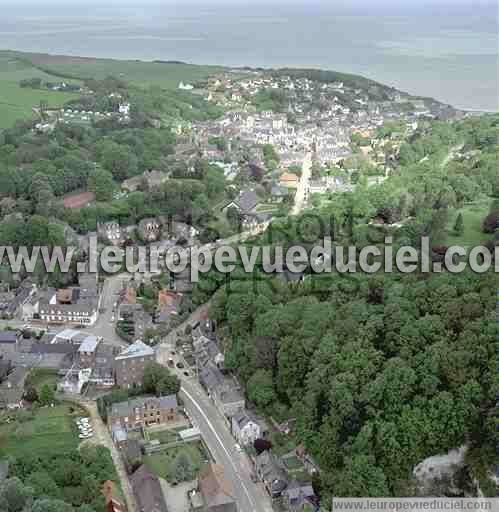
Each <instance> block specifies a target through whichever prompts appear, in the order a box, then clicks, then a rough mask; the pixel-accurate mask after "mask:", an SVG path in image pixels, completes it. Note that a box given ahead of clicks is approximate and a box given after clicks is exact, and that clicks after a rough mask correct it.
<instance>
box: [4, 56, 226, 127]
mask: <svg viewBox="0 0 499 512" xmlns="http://www.w3.org/2000/svg"><path fill="white" fill-rule="evenodd" d="M219 69H221V68H217V67H215V66H195V65H191V64H181V63H159V62H142V61H127V60H112V59H93V58H83V57H64V56H56V55H44V54H27V53H20V52H12V51H0V129H1V128H8V127H10V126H12V125H13V124H14V123H15V122H16V121H17V120H19V119H30V118H32V117H33V116H34V115H35V113H34V111H33V108H34V107H37V106H38V105H39V104H40V102H42V101H43V102H46V103H47V105H48V107H49V108H59V107H62V106H63V105H64V104H65V103H66V102H67V101H69V100H71V99H75V98H77V97H78V96H79V95H78V94H74V93H67V92H60V91H51V90H47V89H45V90H44V89H30V88H21V87H20V86H19V81H20V80H23V79H30V78H40V79H41V80H43V81H44V82H60V81H62V80H64V81H65V82H67V83H81V82H82V80H85V79H90V78H94V79H103V78H106V77H108V76H114V77H116V78H120V79H123V80H125V81H126V82H128V83H130V84H132V85H136V86H139V87H143V88H148V87H151V86H155V87H161V88H163V89H169V90H171V91H173V90H177V88H178V84H179V82H180V81H184V82H195V81H198V80H203V79H206V78H207V77H208V75H210V74H212V73H214V72H216V71H217V70H219Z"/></svg>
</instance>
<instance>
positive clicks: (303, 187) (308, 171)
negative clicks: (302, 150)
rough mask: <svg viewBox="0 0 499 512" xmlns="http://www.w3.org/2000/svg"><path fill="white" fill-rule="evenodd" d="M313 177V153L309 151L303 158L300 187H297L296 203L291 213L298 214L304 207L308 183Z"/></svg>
mask: <svg viewBox="0 0 499 512" xmlns="http://www.w3.org/2000/svg"><path fill="white" fill-rule="evenodd" d="M311 177H312V153H307V154H306V155H305V159H304V160H303V165H302V171H301V177H300V181H299V183H298V187H297V188H296V194H295V204H294V205H293V208H292V210H291V215H298V214H299V213H300V212H301V211H302V210H303V208H304V206H305V204H306V202H307V199H308V197H307V196H308V185H309V182H310V178H311Z"/></svg>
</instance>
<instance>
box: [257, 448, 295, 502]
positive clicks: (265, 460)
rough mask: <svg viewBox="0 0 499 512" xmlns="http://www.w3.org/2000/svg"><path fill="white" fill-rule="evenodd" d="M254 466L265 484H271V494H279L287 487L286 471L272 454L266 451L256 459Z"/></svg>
mask: <svg viewBox="0 0 499 512" xmlns="http://www.w3.org/2000/svg"><path fill="white" fill-rule="evenodd" d="M256 466H257V469H258V471H259V472H260V473H261V475H262V477H263V479H264V480H265V481H266V482H271V484H272V492H273V493H280V492H282V491H283V490H284V489H285V488H286V487H287V485H288V477H287V473H286V470H285V469H284V468H283V467H282V464H281V463H280V461H278V460H277V458H276V457H275V456H274V454H273V453H271V452H270V451H268V450H266V451H264V452H262V453H261V454H260V455H257V457H256Z"/></svg>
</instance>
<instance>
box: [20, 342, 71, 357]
mask: <svg viewBox="0 0 499 512" xmlns="http://www.w3.org/2000/svg"><path fill="white" fill-rule="evenodd" d="M76 351H77V347H76V346H75V345H73V344H71V343H36V342H35V343H33V344H32V345H31V348H30V349H29V353H30V354H74V353H76Z"/></svg>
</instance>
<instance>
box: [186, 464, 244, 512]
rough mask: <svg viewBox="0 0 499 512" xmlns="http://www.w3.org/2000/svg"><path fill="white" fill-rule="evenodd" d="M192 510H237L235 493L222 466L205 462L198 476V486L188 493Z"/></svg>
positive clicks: (231, 511) (213, 511)
mask: <svg viewBox="0 0 499 512" xmlns="http://www.w3.org/2000/svg"><path fill="white" fill-rule="evenodd" d="M189 500H190V504H191V511H192V512H237V510H238V507H237V504H236V494H235V492H234V488H233V486H232V484H231V482H230V481H229V480H228V479H227V478H226V477H225V474H224V470H223V468H222V466H220V465H218V464H214V463H211V464H207V465H206V466H204V467H203V468H202V469H201V471H200V473H199V476H198V487H197V489H196V490H193V491H191V492H190V493H189Z"/></svg>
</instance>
